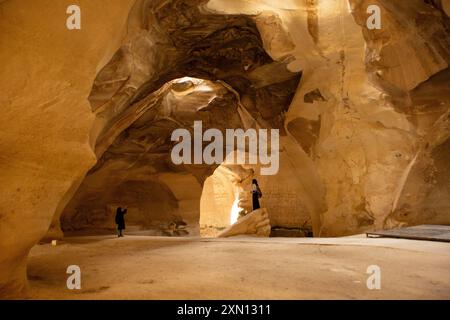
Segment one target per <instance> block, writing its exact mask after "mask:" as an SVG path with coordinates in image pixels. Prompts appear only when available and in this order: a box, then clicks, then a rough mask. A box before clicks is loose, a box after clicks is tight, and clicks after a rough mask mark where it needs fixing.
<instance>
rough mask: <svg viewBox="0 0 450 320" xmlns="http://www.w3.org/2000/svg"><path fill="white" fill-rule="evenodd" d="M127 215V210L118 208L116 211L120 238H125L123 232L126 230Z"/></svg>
mask: <svg viewBox="0 0 450 320" xmlns="http://www.w3.org/2000/svg"><path fill="white" fill-rule="evenodd" d="M126 214H127V209H122V207H118V208H117V210H116V224H117V231H118V234H119V235H118V237H119V238H120V237H123V230H125V215H126Z"/></svg>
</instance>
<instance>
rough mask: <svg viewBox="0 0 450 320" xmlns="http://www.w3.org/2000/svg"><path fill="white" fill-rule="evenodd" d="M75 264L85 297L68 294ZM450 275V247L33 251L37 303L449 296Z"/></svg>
mask: <svg viewBox="0 0 450 320" xmlns="http://www.w3.org/2000/svg"><path fill="white" fill-rule="evenodd" d="M69 265H78V266H80V268H81V281H82V283H81V285H82V289H81V290H75V291H71V290H68V289H67V287H66V280H67V277H68V276H69V275H68V274H66V269H67V267H68V266H69ZM370 265H378V266H379V267H380V268H381V289H380V290H369V289H368V288H367V286H366V280H367V278H368V277H369V275H368V274H367V273H366V271H367V268H368V266H370ZM449 268H450V244H449V243H440V242H429V241H414V240H403V239H366V238H365V236H354V237H345V238H322V239H318V238H268V239H262V238H252V237H237V238H233V239H205V238H162V237H145V236H135V235H133V236H126V237H125V238H120V239H118V238H116V237H113V236H86V237H73V238H67V239H65V241H64V242H61V243H59V244H58V245H57V246H51V245H50V244H44V245H37V246H35V247H34V248H33V249H32V250H31V253H30V256H29V263H28V276H29V279H30V290H29V296H28V298H30V299H177V300H178V299H187V300H189V299H220V300H222V299H225V300H226V299H432V298H433V299H450V273H449V272H448V271H449Z"/></svg>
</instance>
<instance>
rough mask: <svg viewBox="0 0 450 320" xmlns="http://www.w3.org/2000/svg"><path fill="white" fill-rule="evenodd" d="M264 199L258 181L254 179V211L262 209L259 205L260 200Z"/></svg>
mask: <svg viewBox="0 0 450 320" xmlns="http://www.w3.org/2000/svg"><path fill="white" fill-rule="evenodd" d="M261 197H262V192H261V189H259V186H258V181H257V180H256V179H253V181H252V202H253V211H255V210H257V209H259V208H261V206H260V204H259V199H260V198H261Z"/></svg>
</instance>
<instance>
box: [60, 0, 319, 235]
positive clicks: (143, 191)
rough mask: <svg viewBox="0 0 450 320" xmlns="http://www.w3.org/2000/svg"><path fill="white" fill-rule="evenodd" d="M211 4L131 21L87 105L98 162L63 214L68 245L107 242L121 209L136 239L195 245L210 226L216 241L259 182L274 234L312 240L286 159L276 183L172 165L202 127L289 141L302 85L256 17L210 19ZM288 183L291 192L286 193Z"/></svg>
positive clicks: (229, 170)
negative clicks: (185, 240) (266, 132)
mask: <svg viewBox="0 0 450 320" xmlns="http://www.w3.org/2000/svg"><path fill="white" fill-rule="evenodd" d="M203 2H204V1H189V2H187V1H181V0H180V1H172V2H170V3H167V4H165V5H160V6H159V5H157V4H156V2H151V3H150V2H144V5H142V6H141V7H139V8H135V10H134V11H135V12H134V13H132V14H131V15H130V18H129V19H130V21H129V24H130V25H132V26H134V27H133V28H130V30H131V31H129V33H130V34H128V36H127V38H126V40H125V41H124V44H123V45H122V47H121V48H120V49H119V51H118V52H117V53H116V54H115V55H114V57H113V58H112V59H111V61H110V62H109V63H108V64H106V66H105V67H104V68H103V69H102V70H101V71H100V72H99V74H98V75H97V78H96V79H95V82H94V84H93V87H92V91H91V94H90V96H89V101H90V103H91V107H92V111H93V112H94V114H95V115H96V119H95V123H94V126H93V129H92V132H91V143H92V146H93V149H94V151H95V154H96V156H97V159H98V161H97V164H96V165H95V166H94V167H93V168H92V169H91V170H90V171H89V172H88V173H87V175H86V177H85V178H84V180H83V181H82V182H81V183H80V185H79V187H78V189H77V191H76V192H74V195H73V197H72V198H71V200H70V201H69V202H68V204H67V206H66V207H65V209H64V210H62V213H61V216H60V223H61V229H62V230H63V231H64V233H65V234H66V235H67V234H73V233H77V232H84V233H85V232H96V233H102V232H111V230H112V229H113V228H114V227H115V223H114V215H115V210H116V208H117V207H118V206H126V207H128V216H127V223H128V226H127V229H128V230H129V231H132V232H140V233H145V234H150V235H199V234H200V233H201V231H200V226H202V228H201V229H202V233H203V234H204V235H216V234H217V232H218V230H222V229H224V228H226V227H227V226H229V225H230V224H231V223H233V222H234V221H235V220H236V219H237V218H238V217H240V216H242V215H245V214H246V213H248V212H250V211H251V201H249V190H250V189H249V188H250V183H251V180H252V178H258V179H260V181H261V182H262V184H263V189H264V190H265V195H266V196H265V198H264V202H265V203H264V205H265V207H267V208H268V210H269V212H270V219H271V221H272V223H273V226H274V225H275V226H280V227H286V228H300V227H304V228H306V229H311V217H310V214H309V212H308V210H307V209H306V207H305V205H304V203H302V200H301V197H299V195H298V192H301V191H300V190H301V188H300V187H299V186H298V185H297V184H296V182H295V181H294V182H292V181H293V179H286V178H287V177H290V176H292V172H291V170H293V169H292V168H290V167H289V160H288V159H287V158H286V156H285V155H283V153H282V152H281V155H280V161H281V163H282V165H280V168H281V169H280V172H279V173H277V175H275V176H258V166H253V167H252V166H250V165H247V166H245V165H244V166H242V165H225V164H221V163H214V164H182V165H176V164H174V162H173V161H172V159H171V150H172V148H173V147H174V144H175V143H174V141H172V139H171V136H172V133H173V132H174V131H175V130H177V129H187V130H188V131H189V132H191V133H192V135H191V136H192V137H193V136H194V134H193V130H194V129H193V125H194V122H195V121H201V123H202V126H203V130H207V129H216V130H219V131H220V132H222V133H225V131H226V129H243V130H248V129H251V128H253V129H261V128H265V129H278V130H279V132H280V135H281V136H285V135H286V132H285V128H284V114H285V113H286V112H287V111H288V108H289V105H290V104H291V102H292V99H293V97H294V95H295V93H296V91H297V88H298V86H299V83H300V79H301V72H292V71H290V70H289V69H288V64H289V63H290V62H291V61H292V60H291V59H290V58H289V57H284V58H283V59H281V60H280V59H278V61H275V60H274V59H272V57H271V56H270V55H269V54H268V53H267V52H266V50H265V49H264V44H263V40H262V38H261V34H260V32H259V31H258V28H257V25H256V23H255V19H254V17H251V16H247V15H220V14H215V13H210V12H208V11H207V10H205V9H204V8H203V7H202V4H203ZM136 12H137V13H136ZM261 19H262V18H261ZM272 22H273V19H272ZM276 31H277V32H280V30H276ZM224 135H225V134H224ZM192 139H193V138H192ZM192 145H194V144H193V143H192ZM280 149H282V147H280ZM193 152H194V150H192V153H193ZM225 152H227V150H224V153H225ZM283 163H286V165H283ZM280 179H281V180H280ZM283 179H285V180H286V181H289V182H287V183H286V185H285V186H284V188H280V187H279V185H278V184H277V183H276V182H278V181H282V180H283ZM294 180H295V179H294Z"/></svg>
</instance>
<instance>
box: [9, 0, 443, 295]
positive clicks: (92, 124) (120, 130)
mask: <svg viewBox="0 0 450 320" xmlns="http://www.w3.org/2000/svg"><path fill="white" fill-rule="evenodd" d="M79 3H80V6H81V7H82V8H83V28H82V30H80V31H76V32H72V33H70V32H68V31H67V30H66V29H65V28H64V21H63V19H62V18H64V13H65V12H66V7H65V4H64V3H62V2H59V1H57V2H55V1H50V0H41V1H22V0H21V1H19V0H8V1H0V29H1V30H2V32H1V34H0V42H1V43H6V44H8V45H2V46H0V61H2V68H0V89H1V90H0V92H1V94H0V105H1V106H2V108H1V110H2V117H1V118H0V119H1V120H0V121H1V126H0V128H1V131H2V132H1V135H0V148H1V156H0V169H1V171H0V174H1V180H2V185H1V187H0V195H1V199H0V234H1V235H2V237H1V238H0V295H1V296H7V295H13V294H15V293H17V292H20V291H22V290H24V288H25V287H26V257H27V253H28V251H29V249H30V248H31V247H32V246H33V245H34V244H35V243H37V242H38V241H39V240H40V239H41V238H42V237H43V236H44V235H45V234H46V232H47V230H48V229H49V226H50V225H51V226H52V228H51V229H50V232H49V233H48V237H50V238H53V237H58V236H59V237H60V236H61V232H60V230H59V227H60V226H59V225H60V222H62V226H63V228H64V229H65V230H76V229H80V228H81V229H83V228H92V229H96V228H111V227H112V226H111V220H110V216H111V212H112V210H113V208H114V206H115V205H117V204H118V203H119V202H120V203H125V204H128V205H129V206H130V214H131V216H132V217H131V221H132V222H133V223H134V224H135V225H137V226H139V227H142V228H149V227H153V226H154V225H158V226H160V225H165V226H166V227H161V228H163V229H164V228H166V229H167V228H168V229H169V230H171V229H170V228H171V227H173V224H171V222H173V221H174V220H176V221H178V222H180V220H183V221H186V222H188V224H189V223H190V224H193V225H196V224H198V222H199V221H200V222H201V221H205V224H206V225H216V226H220V227H226V226H227V224H228V223H229V222H228V221H229V220H230V217H229V216H227V212H230V211H232V209H233V206H234V205H235V204H236V203H237V208H238V211H239V212H241V213H242V212H244V213H245V212H248V211H249V210H250V209H248V206H249V204H248V203H249V202H248V188H249V183H250V181H251V179H252V178H258V180H259V181H260V184H261V189H262V190H263V194H264V196H263V198H262V200H261V201H262V203H263V206H264V207H265V208H268V215H269V218H270V222H271V225H272V226H273V227H303V226H305V225H306V226H308V227H310V228H312V229H313V230H314V235H315V236H340V235H347V234H355V233H359V232H364V231H367V230H373V229H382V228H392V227H397V226H401V225H411V224H419V223H442V224H449V223H450V213H449V205H448V203H449V202H448V199H449V184H448V181H449V179H448V178H449V177H448V176H449V168H448V163H449V162H448V159H449V152H450V151H449V150H450V149H449V143H448V138H449V127H448V119H449V97H450V93H449V91H448V90H449V89H448V88H449V85H448V84H449V76H448V74H449V73H448V64H449V60H450V59H449V48H450V46H449V18H448V12H449V11H448V10H449V3H448V1H447V0H430V1H422V0H398V1H390V0H376V1H366V0H350V1H346V0H336V1H329V0H308V1H304V0H292V1H275V0H264V1H262V0H261V1H259V0H248V1H241V0H210V1H201V0H194V1H188V0H184V1H183V0H173V1H170V0H165V1H162V0H161V1H124V0H120V1H119V0H105V1H101V3H99V2H97V1H87V0H80V1H79ZM369 4H376V5H378V6H380V8H381V10H382V29H381V30H368V29H367V28H366V26H365V20H366V19H367V17H368V14H367V11H366V9H367V6H368V5H369ZM24 5H26V8H27V10H23V6H24ZM184 77H190V78H195V79H190V80H189V79H187V78H184ZM300 78H301V81H300ZM176 79H181V80H176ZM299 81H300V83H299ZM202 86H203V88H204V89H205V90H202V89H201V88H202ZM196 119H201V120H203V121H204V123H205V127H214V126H215V127H218V128H220V129H224V128H237V127H242V128H278V129H280V130H281V138H280V172H279V174H278V175H277V176H273V177H269V176H268V177H260V176H258V175H257V172H258V170H257V169H258V168H254V167H251V166H249V167H225V166H223V165H221V166H220V167H219V169H217V166H173V165H172V164H171V163H170V162H169V161H167V160H168V154H169V150H170V147H171V143H170V141H168V137H169V133H170V132H171V130H173V129H174V128H180V127H183V128H190V127H191V126H192V124H193V121H194V120H196ZM203 186H204V188H203ZM202 193H203V197H202V205H200V197H201V194H202ZM236 200H237V201H236ZM202 208H204V210H202ZM214 208H222V209H223V208H225V209H223V210H215V209H214ZM202 211H204V212H206V213H207V214H206V215H205V216H204V217H203V218H202V215H201V214H202ZM215 211H216V212H218V213H219V214H220V217H218V216H215V215H214V212H215ZM175 225H176V223H175ZM161 230H162V229H161ZM192 230H194V231H191V232H192V233H193V234H195V232H198V228H197V229H195V228H194V227H193V228H192ZM195 230H197V231H195ZM172 231H173V230H172ZM169 233H170V234H173V233H174V232H169Z"/></svg>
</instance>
